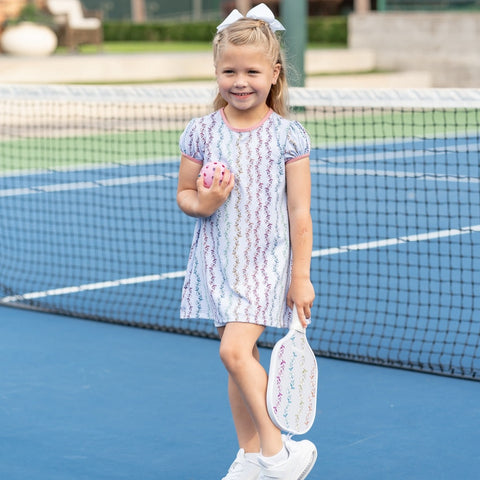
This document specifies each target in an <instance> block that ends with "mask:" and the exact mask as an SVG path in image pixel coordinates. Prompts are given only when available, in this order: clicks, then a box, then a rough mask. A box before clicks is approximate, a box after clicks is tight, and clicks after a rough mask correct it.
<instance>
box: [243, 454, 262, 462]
mask: <svg viewBox="0 0 480 480" xmlns="http://www.w3.org/2000/svg"><path fill="white" fill-rule="evenodd" d="M259 456H260V452H249V453H246V454H245V458H246V459H247V460H250V461H252V462H256V461H257V460H258V457H259Z"/></svg>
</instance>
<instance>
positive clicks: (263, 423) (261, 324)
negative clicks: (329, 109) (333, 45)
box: [177, 4, 317, 480]
mask: <svg viewBox="0 0 480 480" xmlns="http://www.w3.org/2000/svg"><path fill="white" fill-rule="evenodd" d="M280 29H281V30H283V27H282V25H281V24H280V23H279V22H278V21H277V20H275V19H274V16H273V14H272V12H271V11H270V10H269V9H268V8H267V7H266V6H265V5H263V4H262V5H260V6H258V7H255V8H254V9H252V10H250V12H249V13H248V14H247V18H244V17H242V15H241V14H240V13H239V12H238V11H234V12H232V13H231V14H230V15H229V17H227V19H226V20H225V21H224V22H223V23H222V24H221V25H220V26H219V27H218V31H217V34H216V36H215V38H214V41H213V48H214V65H215V74H216V79H217V84H218V95H217V98H216V100H215V104H214V106H215V112H214V113H212V114H210V115H207V116H205V117H202V118H196V119H193V120H192V121H191V122H190V123H189V124H188V126H187V128H186V129H185V131H184V132H183V134H182V136H181V140H180V149H181V152H182V158H181V163H180V171H179V179H178V192H177V201H178V205H179V206H180V208H181V209H182V210H183V211H184V212H185V213H186V214H188V215H191V216H193V217H197V218H198V221H197V224H196V228H195V233H194V239H193V244H192V248H191V251H190V256H189V261H188V266H187V273H186V277H185V284H184V288H183V297H182V304H181V317H182V318H211V319H212V320H213V321H214V323H215V326H216V328H217V329H218V333H219V335H220V338H221V342H220V358H221V359H222V361H223V363H224V365H225V367H226V369H227V371H228V374H229V379H228V380H229V381H228V393H229V400H230V405H231V410H232V415H233V420H234V424H235V428H236V432H237V437H238V443H239V447H240V450H239V452H238V454H237V457H236V459H235V461H234V462H233V464H232V465H231V467H230V469H229V471H228V473H227V475H226V476H225V477H224V480H235V479H238V480H257V479H264V480H266V479H285V480H300V479H304V478H305V477H306V476H307V475H308V473H309V472H310V470H311V469H312V467H313V465H314V463H315V460H316V456H317V452H316V448H315V446H314V445H313V444H312V443H311V442H309V441H308V440H303V441H300V442H294V441H293V440H292V439H291V438H290V437H287V436H282V435H281V432H280V431H279V430H278V428H277V427H276V426H275V425H274V424H273V423H272V421H271V419H270V417H269V415H268V411H267V407H266V389H267V374H266V372H265V370H264V369H263V367H262V366H261V364H260V362H259V352H258V349H257V346H256V342H257V340H258V338H259V336H260V335H261V334H262V332H263V330H264V329H265V327H277V328H285V327H288V325H289V322H290V319H291V315H292V311H291V308H292V307H293V305H296V307H297V310H298V313H299V317H300V321H301V322H302V324H303V325H304V326H306V325H307V321H308V319H309V318H310V309H311V307H312V304H313V300H314V296H315V293H314V289H313V286H312V283H311V282H310V261H311V251H312V221H311V216H310V168H309V150H310V143H309V138H308V135H307V133H306V132H305V130H304V129H303V127H302V126H301V125H300V124H299V123H297V122H293V121H289V120H286V119H285V118H283V116H284V115H286V94H287V83H286V77H285V65H284V61H283V54H282V52H281V48H280V43H279V40H278V38H277V37H276V35H275V30H280ZM210 161H216V162H222V163H224V164H225V165H226V166H227V169H226V170H225V172H224V173H223V176H222V172H221V171H220V169H219V168H217V169H216V170H215V174H214V179H213V183H212V185H211V186H210V187H209V188H207V187H205V186H204V183H203V179H202V177H200V176H199V173H200V169H201V168H202V165H203V164H205V163H207V162H210Z"/></svg>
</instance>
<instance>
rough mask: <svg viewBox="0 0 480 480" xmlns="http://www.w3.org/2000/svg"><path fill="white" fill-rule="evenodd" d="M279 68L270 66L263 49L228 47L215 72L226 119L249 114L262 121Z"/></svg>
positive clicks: (247, 46) (252, 117) (278, 65)
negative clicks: (230, 116)
mask: <svg viewBox="0 0 480 480" xmlns="http://www.w3.org/2000/svg"><path fill="white" fill-rule="evenodd" d="M280 68H281V66H280V64H276V65H272V63H271V61H270V60H269V59H268V58H267V57H266V55H265V50H264V49H263V48H262V47H256V46H253V45H242V46H235V45H231V44H229V45H227V46H226V47H225V48H224V50H223V51H222V53H221V54H220V56H219V58H218V60H217V65H216V69H215V75H216V77H217V83H218V89H219V92H220V95H221V96H222V97H223V99H224V100H225V101H226V102H227V103H228V105H227V106H226V107H225V112H226V114H227V115H228V113H230V115H232V116H238V114H242V115H245V114H248V117H249V118H250V119H252V120H258V121H259V120H261V119H262V118H263V117H264V116H265V114H266V113H267V111H268V110H267V108H268V107H267V104H266V101H267V97H268V94H269V93H270V89H271V87H272V85H273V84H275V83H276V82H277V79H278V75H279V74H280Z"/></svg>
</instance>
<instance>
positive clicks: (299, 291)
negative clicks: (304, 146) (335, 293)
mask: <svg viewBox="0 0 480 480" xmlns="http://www.w3.org/2000/svg"><path fill="white" fill-rule="evenodd" d="M286 175H287V199H288V200H287V201H288V217H289V224H290V242H291V247H292V279H291V283H290V288H289V291H288V294H287V303H288V306H289V307H290V308H292V307H293V305H294V304H295V305H296V307H297V311H298V317H299V319H300V321H301V322H302V324H303V326H304V327H306V326H307V322H306V320H305V319H308V318H310V316H311V308H312V305H313V300H314V298H315V291H314V288H313V285H312V282H311V281H310V263H311V259H312V246H313V229H312V217H311V215H310V196H311V179H310V161H309V159H308V157H307V158H302V159H300V160H297V161H293V162H290V163H287V165H286Z"/></svg>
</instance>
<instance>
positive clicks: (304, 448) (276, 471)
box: [259, 437, 317, 480]
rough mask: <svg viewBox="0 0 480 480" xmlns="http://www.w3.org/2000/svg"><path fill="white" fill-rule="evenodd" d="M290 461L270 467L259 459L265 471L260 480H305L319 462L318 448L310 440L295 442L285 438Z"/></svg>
mask: <svg viewBox="0 0 480 480" xmlns="http://www.w3.org/2000/svg"><path fill="white" fill-rule="evenodd" d="M283 441H284V444H285V448H286V449H287V452H288V460H286V461H285V462H282V463H280V464H278V465H269V464H267V463H266V462H264V461H262V458H259V463H260V464H261V465H262V467H263V470H262V474H261V475H260V478H259V480H304V479H305V478H307V475H308V474H309V473H310V471H311V470H312V468H313V466H314V465H315V461H316V460H317V448H316V447H315V445H314V444H313V443H312V442H310V441H309V440H302V441H300V442H294V441H293V440H292V439H291V438H290V437H284V438H283Z"/></svg>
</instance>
